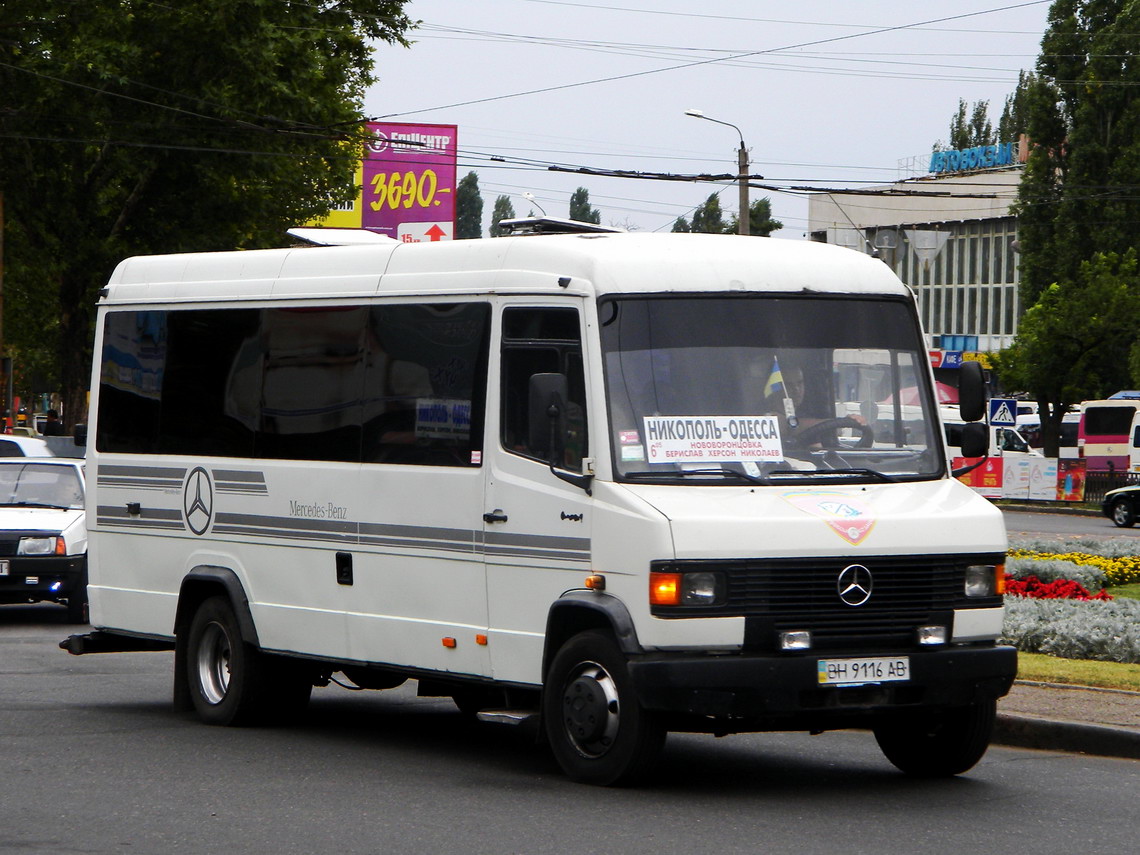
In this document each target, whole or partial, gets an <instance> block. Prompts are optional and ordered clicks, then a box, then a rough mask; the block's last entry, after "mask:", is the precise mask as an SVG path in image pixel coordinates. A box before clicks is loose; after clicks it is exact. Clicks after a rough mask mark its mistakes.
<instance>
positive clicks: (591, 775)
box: [542, 630, 666, 785]
mask: <svg viewBox="0 0 1140 855" xmlns="http://www.w3.org/2000/svg"><path fill="white" fill-rule="evenodd" d="M542 718H543V723H544V726H545V729H546V735H547V738H548V739H549V741H550V747H551V750H552V751H553V753H554V756H555V759H557V760H558V763H559V765H560V766H561V767H562V770H563V771H564V772H565V773H566V775H567V776H568V777H569V778H571V779H572V780H575V781H580V782H582V783H588V784H602V785H610V784H622V783H629V782H631V781H634V780H636V779H638V778H639V777H641V776H642V775H644V774H645V772H647V771H648V770H649V768H650V767H651V766H652V764H653V761H654V760H655V759H656V757H657V754H658V753H659V752H660V750H661V747H662V746H663V745H664V743H665V735H666V734H665V729H664V727H663V726H662V725H661V723H660V721H659V720H658V719H657V718H656V717H655V716H654V715H652V714H651V713H649V712H648V711H646V710H644V709H642V707H641V704H640V703H638V700H637V697H636V694H635V692H634V690H633V683H632V680H631V679H630V676H629V669H628V668H627V667H626V661H625V656H624V655H623V654H622V652H621V651H620V650H619V649H618V646H617V644H616V643H615V642H614V640H613V638H612V637H611V636H610V635H609V633H606V632H601V631H598V630H590V631H588V632H582V633H579V634H578V635H576V636H574V637H573V638H571V639H570V640H569V641H567V642H566V644H564V645H563V646H562V648H561V649H560V650H559V651H558V653H557V654H556V655H555V657H554V661H553V662H552V663H551V665H550V670H549V672H548V673H547V675H546V685H545V688H544V692H543V700H542Z"/></svg>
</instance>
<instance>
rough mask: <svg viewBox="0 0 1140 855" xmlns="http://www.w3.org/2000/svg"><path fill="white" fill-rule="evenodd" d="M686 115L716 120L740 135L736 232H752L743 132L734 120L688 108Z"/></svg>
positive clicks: (707, 120)
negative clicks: (728, 120) (738, 201)
mask: <svg viewBox="0 0 1140 855" xmlns="http://www.w3.org/2000/svg"><path fill="white" fill-rule="evenodd" d="M685 115H686V116H692V117H693V118H694V119H704V120H705V121H706V122H716V123H717V124H718V125H728V126H729V127H730V128H732V129H733V130H734V131H736V135H737V136H738V137H740V150H739V151H737V153H736V183H737V184H738V185H739V190H740V215H739V217H737V229H736V232H737V234H741V235H748V234H751V233H752V231H751V226H752V211H750V210H749V208H748V149H747V147H746V146H745V145H744V134H743V132H741V130H740V128H738V127H736V125H734V124H733V123H732V122H725V121H722V120H721V119H714V118H712V117H711V116H706V115H705V114H704V113H703V112H701V111H700V110H686V111H685Z"/></svg>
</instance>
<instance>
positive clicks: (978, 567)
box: [966, 564, 1005, 597]
mask: <svg viewBox="0 0 1140 855" xmlns="http://www.w3.org/2000/svg"><path fill="white" fill-rule="evenodd" d="M1004 593H1005V565H1004V564H971V565H970V566H969V567H967V568H966V596H967V597H995V596H998V595H999V594H1004Z"/></svg>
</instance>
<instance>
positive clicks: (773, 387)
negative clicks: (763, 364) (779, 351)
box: [764, 356, 784, 398]
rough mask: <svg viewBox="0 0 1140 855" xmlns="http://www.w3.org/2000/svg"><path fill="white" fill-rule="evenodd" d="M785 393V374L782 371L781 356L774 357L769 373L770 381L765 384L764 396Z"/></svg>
mask: <svg viewBox="0 0 1140 855" xmlns="http://www.w3.org/2000/svg"><path fill="white" fill-rule="evenodd" d="M777 394H778V395H783V394H784V375H783V374H781V373H780V358H779V357H778V356H774V357H772V371H771V373H770V374H769V375H768V382H767V383H765V384H764V397H765V398H770V397H771V396H772V395H777Z"/></svg>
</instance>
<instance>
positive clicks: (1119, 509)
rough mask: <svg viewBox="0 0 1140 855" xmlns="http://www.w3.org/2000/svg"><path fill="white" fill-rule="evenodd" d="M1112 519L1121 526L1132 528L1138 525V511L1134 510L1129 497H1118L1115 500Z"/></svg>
mask: <svg viewBox="0 0 1140 855" xmlns="http://www.w3.org/2000/svg"><path fill="white" fill-rule="evenodd" d="M1112 521H1113V522H1114V523H1116V524H1117V525H1118V526H1120V527H1121V528H1132V526H1134V525H1136V512H1135V511H1133V510H1132V502H1130V501H1129V500H1128V499H1117V500H1116V501H1115V502H1113V503H1112Z"/></svg>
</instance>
